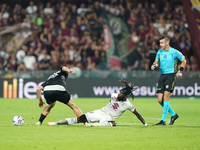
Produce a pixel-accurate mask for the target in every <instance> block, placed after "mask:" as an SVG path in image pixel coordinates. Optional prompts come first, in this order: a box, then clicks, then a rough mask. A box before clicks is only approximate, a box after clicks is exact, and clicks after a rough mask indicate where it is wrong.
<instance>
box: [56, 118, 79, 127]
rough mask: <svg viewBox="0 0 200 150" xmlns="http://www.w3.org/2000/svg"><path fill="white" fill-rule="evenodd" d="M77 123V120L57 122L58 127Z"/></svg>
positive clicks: (69, 119) (67, 119)
mask: <svg viewBox="0 0 200 150" xmlns="http://www.w3.org/2000/svg"><path fill="white" fill-rule="evenodd" d="M74 123H77V118H66V119H63V120H60V121H58V122H57V125H64V124H65V125H72V124H74Z"/></svg>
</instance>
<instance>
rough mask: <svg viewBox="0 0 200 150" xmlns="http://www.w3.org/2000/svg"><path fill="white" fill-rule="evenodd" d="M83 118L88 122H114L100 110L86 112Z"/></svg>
mask: <svg viewBox="0 0 200 150" xmlns="http://www.w3.org/2000/svg"><path fill="white" fill-rule="evenodd" d="M85 116H86V118H87V120H88V121H89V122H104V121H114V120H113V119H112V118H111V116H110V115H109V114H108V113H107V112H105V111H103V110H102V109H97V110H95V111H91V112H88V113H86V114H85Z"/></svg>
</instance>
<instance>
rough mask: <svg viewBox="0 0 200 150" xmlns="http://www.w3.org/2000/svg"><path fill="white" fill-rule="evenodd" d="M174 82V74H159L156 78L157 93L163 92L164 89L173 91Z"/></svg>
mask: <svg viewBox="0 0 200 150" xmlns="http://www.w3.org/2000/svg"><path fill="white" fill-rule="evenodd" d="M175 83H176V74H175V73H172V74H161V76H160V78H159V80H158V87H157V93H164V91H169V92H171V93H172V92H173V90H174V86H175Z"/></svg>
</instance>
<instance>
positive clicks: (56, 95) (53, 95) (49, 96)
mask: <svg viewBox="0 0 200 150" xmlns="http://www.w3.org/2000/svg"><path fill="white" fill-rule="evenodd" d="M44 98H45V99H46V102H47V104H52V103H54V102H55V101H59V102H61V103H64V104H68V102H69V100H70V94H69V93H68V92H67V91H44Z"/></svg>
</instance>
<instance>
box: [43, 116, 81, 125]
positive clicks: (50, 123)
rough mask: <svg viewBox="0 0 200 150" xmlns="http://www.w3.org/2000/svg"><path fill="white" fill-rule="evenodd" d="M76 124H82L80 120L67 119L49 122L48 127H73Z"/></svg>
mask: <svg viewBox="0 0 200 150" xmlns="http://www.w3.org/2000/svg"><path fill="white" fill-rule="evenodd" d="M75 123H82V121H81V120H80V118H65V119H63V120H60V121H58V122H48V123H47V124H48V126H57V125H72V124H75Z"/></svg>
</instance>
